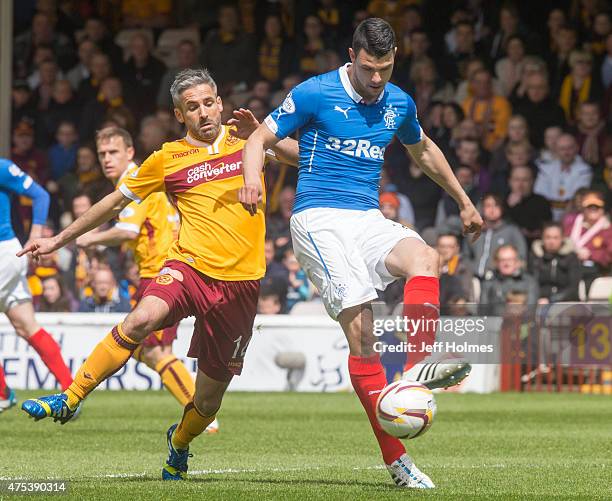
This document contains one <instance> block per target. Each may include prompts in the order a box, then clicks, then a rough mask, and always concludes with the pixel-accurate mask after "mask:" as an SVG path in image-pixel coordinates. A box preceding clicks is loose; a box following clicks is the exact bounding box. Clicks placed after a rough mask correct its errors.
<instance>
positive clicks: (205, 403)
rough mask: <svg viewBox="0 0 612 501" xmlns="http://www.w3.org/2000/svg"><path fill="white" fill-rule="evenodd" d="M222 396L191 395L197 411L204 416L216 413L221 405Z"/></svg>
mask: <svg viewBox="0 0 612 501" xmlns="http://www.w3.org/2000/svg"><path fill="white" fill-rule="evenodd" d="M221 400H222V398H216V397H210V396H209V397H197V396H194V397H193V403H194V405H195V406H196V409H197V410H198V412H200V413H201V414H203V415H204V416H212V415H213V414H216V413H217V411H218V410H219V408H220V407H221Z"/></svg>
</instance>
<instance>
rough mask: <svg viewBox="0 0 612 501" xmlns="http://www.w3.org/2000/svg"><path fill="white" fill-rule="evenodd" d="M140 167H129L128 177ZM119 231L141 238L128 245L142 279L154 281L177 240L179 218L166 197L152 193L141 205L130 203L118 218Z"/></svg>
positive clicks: (133, 165)
mask: <svg viewBox="0 0 612 501" xmlns="http://www.w3.org/2000/svg"><path fill="white" fill-rule="evenodd" d="M137 169H138V167H137V166H136V165H135V164H132V165H130V167H129V168H128V171H127V172H126V175H125V176H124V177H123V179H125V177H127V176H129V175H130V173H133V172H135V171H136V170H137ZM115 227H116V228H119V229H121V230H127V231H131V232H134V233H137V234H138V237H136V239H135V240H131V241H129V242H128V244H127V245H128V247H129V248H131V249H132V250H133V251H134V257H135V259H136V264H137V265H138V270H139V273H140V276H141V277H142V278H151V277H155V276H156V275H157V274H158V272H159V270H161V268H162V267H163V264H164V261H165V260H166V257H167V255H168V250H169V249H170V247H171V245H172V242H174V241H175V240H176V238H177V236H178V229H179V215H178V213H177V211H176V209H175V208H174V206H173V205H172V204H171V203H170V201H169V200H168V197H167V196H166V194H165V193H153V194H152V195H151V196H150V197H147V199H146V200H143V202H142V203H141V204H138V203H136V202H132V203H130V204H129V205H128V206H127V207H125V208H124V209H123V210H122V211H121V212H120V213H119V216H118V218H117V224H116V225H115Z"/></svg>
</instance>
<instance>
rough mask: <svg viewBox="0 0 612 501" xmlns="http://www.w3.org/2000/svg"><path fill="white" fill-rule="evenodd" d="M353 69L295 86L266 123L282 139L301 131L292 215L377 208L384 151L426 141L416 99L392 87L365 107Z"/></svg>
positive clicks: (345, 68) (316, 77) (315, 78)
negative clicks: (327, 209) (396, 144)
mask: <svg viewBox="0 0 612 501" xmlns="http://www.w3.org/2000/svg"><path fill="white" fill-rule="evenodd" d="M347 68H348V65H345V66H342V67H340V68H339V69H338V70H336V71H332V72H330V73H325V74H323V75H318V76H315V77H312V78H310V79H308V80H306V81H305V82H302V83H301V84H299V85H298V86H296V87H295V88H294V89H293V90H292V91H291V92H290V93H289V94H288V95H287V97H286V98H285V100H284V101H283V103H282V104H281V105H280V106H279V107H278V108H277V109H276V110H274V111H273V112H272V113H270V115H268V117H266V120H265V123H266V125H267V126H268V128H270V130H271V131H272V132H274V134H276V136H277V137H279V138H281V139H283V138H285V137H287V136H288V135H290V134H292V133H293V132H294V131H296V130H299V145H300V160H299V174H298V185H297V193H296V197H295V205H294V207H293V212H294V213H297V212H300V211H303V210H305V209H310V208H314V207H334V208H340V209H352V210H369V209H377V208H378V207H379V203H378V184H379V181H380V171H381V168H382V164H383V160H384V154H385V148H386V147H387V145H388V144H389V143H390V142H391V140H392V139H393V136H394V135H397V137H398V139H399V140H400V141H401V142H402V143H403V144H408V145H409V144H415V143H418V142H419V141H421V139H422V138H423V131H422V129H421V126H420V125H419V122H418V119H417V115H416V107H415V104H414V101H413V100H412V98H411V97H410V96H409V95H408V94H406V93H405V92H404V91H403V90H401V89H400V88H399V87H397V86H395V85H393V84H390V83H388V84H387V85H386V86H385V89H384V91H383V92H381V94H380V96H379V98H378V100H377V101H376V102H375V103H372V104H365V103H363V101H362V98H361V96H359V95H358V94H357V92H356V91H355V90H354V88H353V87H352V85H351V83H350V81H349V78H348V74H347Z"/></svg>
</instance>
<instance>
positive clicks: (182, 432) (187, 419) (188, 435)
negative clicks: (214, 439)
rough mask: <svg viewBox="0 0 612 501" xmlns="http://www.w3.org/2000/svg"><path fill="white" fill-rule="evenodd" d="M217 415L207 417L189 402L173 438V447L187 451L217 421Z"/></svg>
mask: <svg viewBox="0 0 612 501" xmlns="http://www.w3.org/2000/svg"><path fill="white" fill-rule="evenodd" d="M215 416H216V413H214V414H212V415H210V416H205V415H204V414H202V413H200V411H198V409H196V406H195V405H194V404H193V402H189V403H188V404H187V405H186V406H185V410H184V412H183V419H181V422H180V423H179V425H178V427H177V428H176V431H175V432H174V435H173V436H172V445H173V446H174V448H175V449H182V450H185V449H187V448H188V447H189V444H190V443H191V441H192V440H193V439H194V438H195V437H197V436H198V435H201V434H202V432H203V431H204V430H205V429H206V427H207V426H208V425H209V424H210V423H212V422H213V421H214V419H215Z"/></svg>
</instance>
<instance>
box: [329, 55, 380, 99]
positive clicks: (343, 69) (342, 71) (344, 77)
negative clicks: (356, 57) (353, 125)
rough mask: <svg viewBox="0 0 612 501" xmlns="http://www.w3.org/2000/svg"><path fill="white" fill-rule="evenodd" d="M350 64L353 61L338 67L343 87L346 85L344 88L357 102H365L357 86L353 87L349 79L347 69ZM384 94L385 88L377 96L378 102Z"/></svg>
mask: <svg viewBox="0 0 612 501" xmlns="http://www.w3.org/2000/svg"><path fill="white" fill-rule="evenodd" d="M350 65H351V63H346V64H345V65H344V66H340V68H338V73H340V81H341V82H342V87H344V90H345V91H346V93H347V94H348V95H349V97H350V98H351V99H352V100H353V101H355V102H356V103H357V104H359V103H363V104H365V102H364V101H363V97H361V96H360V95H359V93H358V92H357V91H356V90H355V88H354V87H353V84H351V80H350V79H349V76H348V72H347V70H348V67H349V66H350ZM384 94H385V89H383V90H382V92H381V93H380V94H379V95H378V97H377V98H376V102H377V103H378V102H379V101H380V100H381V99H382V98H383V95H384Z"/></svg>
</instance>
